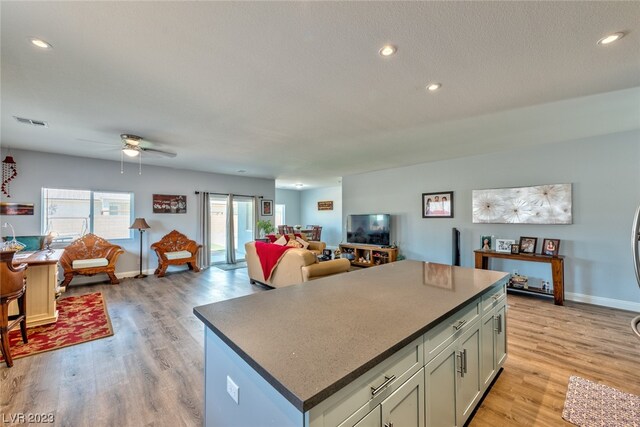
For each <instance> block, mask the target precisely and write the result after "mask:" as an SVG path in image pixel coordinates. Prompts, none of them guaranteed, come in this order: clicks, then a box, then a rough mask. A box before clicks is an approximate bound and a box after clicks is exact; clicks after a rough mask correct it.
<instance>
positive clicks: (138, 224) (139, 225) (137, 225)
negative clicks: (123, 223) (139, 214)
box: [129, 218, 151, 230]
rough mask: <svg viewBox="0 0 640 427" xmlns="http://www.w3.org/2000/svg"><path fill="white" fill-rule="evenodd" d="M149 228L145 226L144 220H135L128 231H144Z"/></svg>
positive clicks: (147, 225)
mask: <svg viewBox="0 0 640 427" xmlns="http://www.w3.org/2000/svg"><path fill="white" fill-rule="evenodd" d="M148 228H151V227H149V224H147V221H145V220H144V218H136V220H135V221H133V224H131V227H129V229H132V230H146V229H148Z"/></svg>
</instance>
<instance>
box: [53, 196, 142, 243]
mask: <svg viewBox="0 0 640 427" xmlns="http://www.w3.org/2000/svg"><path fill="white" fill-rule="evenodd" d="M42 207H43V213H42V233H43V234H47V233H50V232H55V233H57V237H56V241H60V242H66V241H71V240H73V239H76V238H78V237H80V236H83V235H84V234H86V233H95V234H97V235H98V236H100V237H102V238H104V239H107V240H108V239H129V238H131V230H129V225H131V222H132V220H133V193H129V192H113V191H109V192H107V191H89V190H65V189H59V188H43V189H42Z"/></svg>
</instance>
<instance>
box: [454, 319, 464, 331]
mask: <svg viewBox="0 0 640 427" xmlns="http://www.w3.org/2000/svg"><path fill="white" fill-rule="evenodd" d="M466 323H467V319H465V320H461V321H459V322H458V323H456V324H455V325H453V329H455V330H456V331H459V330H460V328H462V327H463V326H464V325H465V324H466Z"/></svg>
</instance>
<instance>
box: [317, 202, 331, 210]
mask: <svg viewBox="0 0 640 427" xmlns="http://www.w3.org/2000/svg"><path fill="white" fill-rule="evenodd" d="M318 210H319V211H332V210H333V200H325V201H322V202H318Z"/></svg>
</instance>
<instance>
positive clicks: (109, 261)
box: [60, 233, 124, 286]
mask: <svg viewBox="0 0 640 427" xmlns="http://www.w3.org/2000/svg"><path fill="white" fill-rule="evenodd" d="M123 253H124V251H123V250H122V248H121V247H120V246H118V245H114V244H112V243H109V242H108V241H106V240H105V239H103V238H102V237H99V236H96V235H95V234H92V233H89V234H85V235H84V236H82V237H80V238H78V239H76V240H74V241H73V242H72V243H71V244H70V245H69V246H67V247H66V248H65V249H64V253H63V254H62V257H60V265H62V268H63V269H64V281H63V282H62V285H60V286H67V285H68V284H69V283H70V282H71V279H73V277H74V276H76V275H79V274H81V275H83V276H93V275H94V274H99V273H105V274H106V275H108V276H109V280H110V281H111V284H112V285H117V284H118V283H120V281H119V280H118V278H117V277H116V261H117V260H118V257H119V256H120V255H122V254H123Z"/></svg>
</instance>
